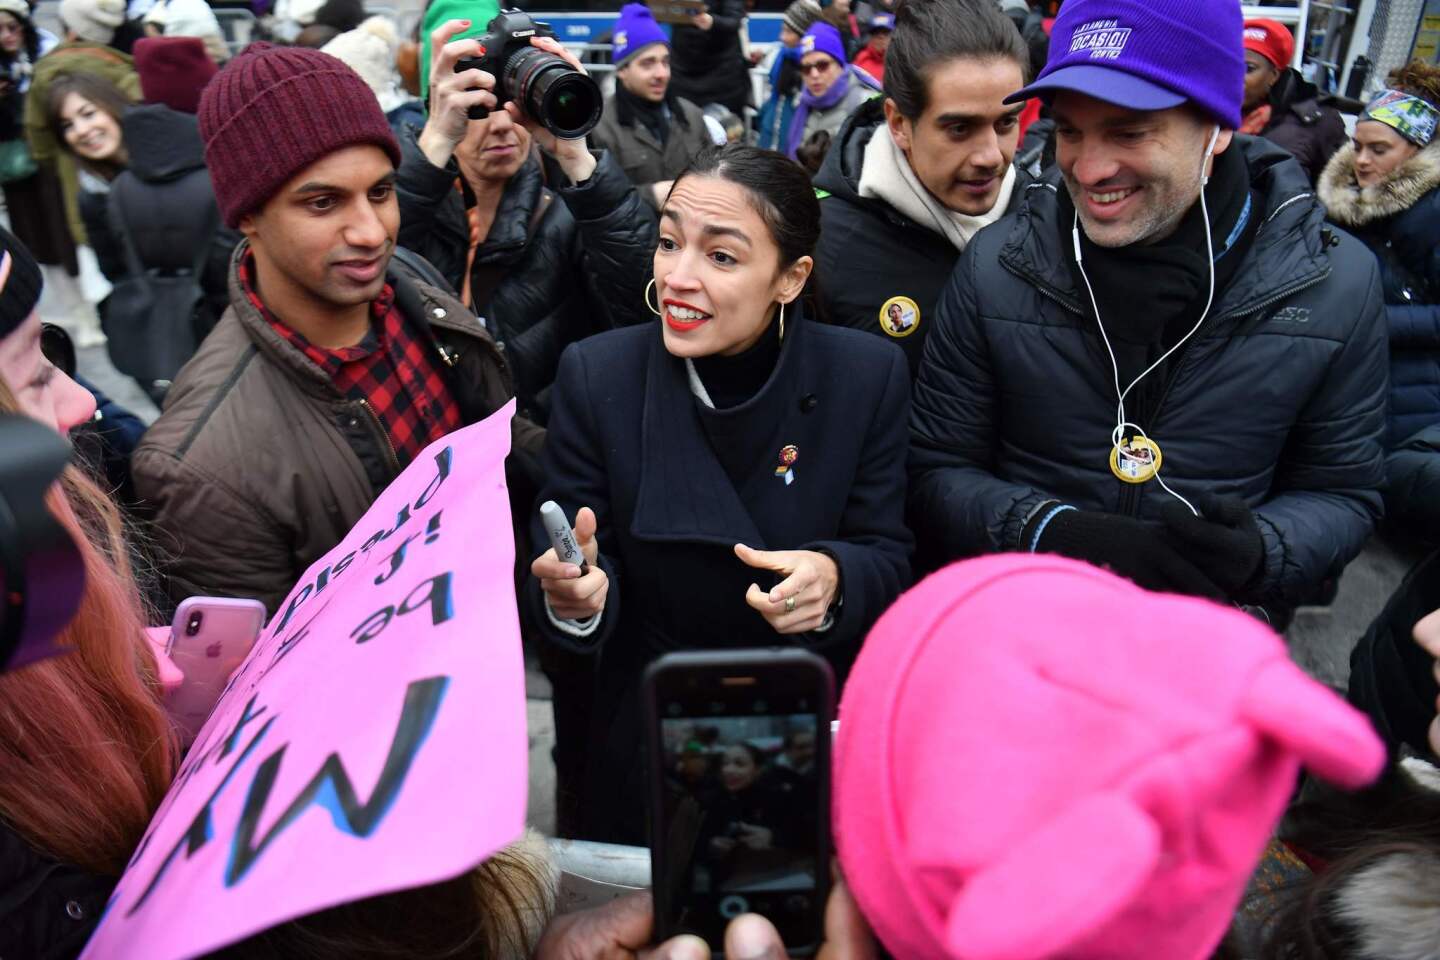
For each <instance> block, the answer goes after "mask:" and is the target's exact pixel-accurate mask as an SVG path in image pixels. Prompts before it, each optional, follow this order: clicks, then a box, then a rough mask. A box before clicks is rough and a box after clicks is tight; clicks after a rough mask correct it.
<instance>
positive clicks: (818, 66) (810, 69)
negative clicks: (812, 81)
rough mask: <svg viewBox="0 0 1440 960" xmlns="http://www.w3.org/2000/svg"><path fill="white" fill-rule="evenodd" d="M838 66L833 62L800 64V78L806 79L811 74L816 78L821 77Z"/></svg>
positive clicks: (822, 61)
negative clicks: (804, 77)
mask: <svg viewBox="0 0 1440 960" xmlns="http://www.w3.org/2000/svg"><path fill="white" fill-rule="evenodd" d="M839 66H840V65H839V64H838V63H836V62H835V61H834V60H828V59H827V60H816V61H815V62H814V63H802V64H800V73H801V75H802V76H806V77H808V76H810V74H812V73H813V74H815V75H817V76H821V75H824V74H827V73H829V72H830V71H831V70H834V69H836V68H837V67H839Z"/></svg>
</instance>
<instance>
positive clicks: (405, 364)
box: [240, 257, 461, 467]
mask: <svg viewBox="0 0 1440 960" xmlns="http://www.w3.org/2000/svg"><path fill="white" fill-rule="evenodd" d="M253 275H254V261H253V260H252V259H251V258H249V257H247V258H246V259H245V260H244V261H243V262H241V264H240V284H241V286H242V287H244V289H245V294H246V296H248V297H249V298H250V303H251V304H252V305H253V306H254V307H255V309H256V310H259V311H260V315H261V316H262V317H264V318H265V320H266V321H267V322H268V323H269V324H270V326H271V327H273V328H274V330H275V332H276V333H278V334H280V336H282V337H284V338H285V340H286V341H288V342H289V343H290V344H291V345H292V346H294V347H295V348H296V349H297V350H299V351H301V352H302V353H304V354H305V356H306V357H307V358H308V359H309V360H310V362H311V363H314V364H315V365H316V366H318V367H319V368H320V369H321V370H323V371H325V374H326V376H328V377H329V378H330V380H331V382H332V383H334V384H335V389H337V390H339V391H340V393H341V395H343V396H344V397H346V398H347V399H350V400H363V401H365V402H366V403H367V404H369V406H370V409H371V410H373V411H374V412H375V415H376V416H377V417H379V418H380V425H381V427H382V428H384V430H385V434H386V436H388V437H389V438H390V443H391V445H392V446H393V447H394V449H395V456H396V458H397V459H398V460H399V461H400V466H401V467H404V466H405V465H406V464H408V463H409V462H410V461H411V460H413V459H415V457H416V456H418V455H419V453H420V451H422V450H424V449H425V447H426V446H427V445H428V444H429V443H430V442H431V441H434V440H438V439H440V438H441V437H443V436H445V434H447V433H449V432H450V431H452V430H458V429H459V428H460V426H461V422H460V407H459V406H458V405H457V404H456V403H455V398H454V397H452V396H451V395H450V391H449V389H448V388H447V387H446V386H445V379H444V377H443V376H441V373H440V368H439V367H438V366H436V358H435V356H434V354H433V353H432V352H431V351H430V350H429V349H428V348H427V346H426V344H425V342H424V340H423V338H421V337H419V336H418V335H416V333H415V332H414V331H413V330H411V329H410V326H409V324H407V323H406V322H405V317H404V315H403V314H401V313H400V311H399V310H398V309H397V308H396V307H395V291H394V290H392V289H391V288H390V285H389V284H386V285H385V288H384V289H383V290H382V291H380V296H378V297H376V298H375V300H374V302H373V303H371V305H370V307H371V324H370V329H369V331H368V332H366V334H365V337H364V339H362V340H361V341H360V342H359V343H357V344H356V345H355V346H353V347H338V348H334V349H331V348H329V347H319V346H316V345H315V344H313V343H311V342H310V341H309V340H307V339H306V338H305V337H304V336H302V335H301V334H299V333H297V332H296V331H294V330H292V329H290V328H289V327H288V326H286V325H285V323H284V322H282V321H281V320H280V319H278V318H277V317H275V316H274V315H273V314H271V313H270V311H269V310H267V309H266V308H265V304H264V303H262V302H261V301H260V297H259V295H258V294H256V293H255V287H254V285H253V284H252V283H251V277H252V276H253Z"/></svg>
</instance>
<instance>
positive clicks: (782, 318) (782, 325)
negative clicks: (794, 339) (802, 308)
mask: <svg viewBox="0 0 1440 960" xmlns="http://www.w3.org/2000/svg"><path fill="white" fill-rule="evenodd" d="M780 339H781V341H782V342H783V341H784V339H785V301H783V300H782V301H780Z"/></svg>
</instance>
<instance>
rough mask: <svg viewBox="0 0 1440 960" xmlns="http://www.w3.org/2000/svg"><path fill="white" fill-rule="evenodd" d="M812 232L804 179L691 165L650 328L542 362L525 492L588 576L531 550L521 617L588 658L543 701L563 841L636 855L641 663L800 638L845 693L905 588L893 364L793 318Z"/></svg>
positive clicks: (898, 404) (668, 209)
mask: <svg viewBox="0 0 1440 960" xmlns="http://www.w3.org/2000/svg"><path fill="white" fill-rule="evenodd" d="M819 229H820V210H819V203H818V202H817V201H816V199H815V197H814V193H813V190H812V188H811V186H810V183H809V180H808V178H807V177H806V176H805V174H804V172H803V171H802V170H801V169H800V168H799V167H797V166H795V165H794V164H792V163H790V162H789V161H788V160H786V159H784V158H783V157H781V156H779V155H778V154H773V153H769V152H767V151H762V150H758V149H755V148H753V147H745V146H740V145H732V146H729V147H725V148H722V149H714V150H711V151H707V152H706V153H705V154H703V155H702V156H701V157H699V158H697V159H696V161H695V163H694V164H693V165H692V166H691V168H690V169H689V170H688V171H687V172H686V173H685V174H682V175H681V177H680V179H678V180H677V181H676V184H675V187H674V189H673V190H672V192H671V194H670V197H669V199H668V200H667V201H666V204H665V207H664V209H663V210H662V212H661V223H660V242H659V247H658V249H657V250H656V253H655V281H654V288H655V292H654V298H655V300H654V303H653V304H652V310H656V311H658V312H660V315H661V318H662V321H663V322H661V323H659V324H649V325H645V326H641V327H630V328H626V329H622V330H616V331H612V332H610V333H604V334H601V335H599V336H596V337H592V338H590V339H588V340H586V341H584V342H581V343H578V344H575V345H573V346H571V347H570V348H568V349H567V350H566V351H565V354H564V356H563V357H562V358H561V361H560V370H559V373H558V375H557V378H556V381H555V387H554V394H553V405H552V413H551V418H550V426H549V435H548V437H547V440H546V448H545V453H544V467H545V475H546V483H547V486H546V488H545V491H544V492H543V494H542V499H551V500H554V501H556V502H557V503H559V504H560V505H561V506H562V507H563V508H564V509H565V513H566V516H567V517H570V518H571V519H572V522H573V524H574V528H575V536H576V540H577V541H578V543H579V545H580V546H581V548H582V550H583V551H584V553H585V558H586V561H587V564H588V572H587V573H586V574H585V575H584V576H581V575H580V568H579V567H576V566H574V565H573V564H562V563H560V562H559V561H558V559H557V558H556V556H555V552H554V551H553V550H550V551H547V552H546V553H544V554H542V555H541V556H540V557H538V558H537V559H536V560H535V562H534V564H533V565H532V567H531V572H532V576H531V579H530V582H529V584H528V587H527V605H528V607H529V612H530V614H531V617H532V621H533V622H535V623H536V624H538V626H539V629H540V630H541V632H542V633H543V634H544V635H545V636H546V637H547V638H548V639H549V640H550V641H551V642H553V643H554V644H557V645H559V646H560V647H562V648H563V649H565V650H567V651H570V652H571V653H573V654H580V655H583V656H585V657H587V658H589V662H590V668H589V671H588V674H587V681H593V684H591V683H587V684H586V686H587V689H585V690H576V689H575V688H574V687H573V686H568V685H564V684H561V685H557V688H556V702H555V712H556V727H557V738H558V741H559V749H558V750H557V767H558V774H559V781H560V792H561V808H562V811H563V810H565V809H575V810H576V811H577V813H578V820H576V821H572V822H571V823H566V824H564V825H563V826H562V829H565V830H570V831H571V832H573V833H575V834H576V835H577V836H580V837H583V838H585V839H592V840H607V841H612V842H620V843H640V844H644V843H646V842H647V841H646V835H645V830H644V823H645V820H644V801H643V798H644V797H645V796H646V792H645V788H644V783H645V780H644V767H643V761H642V757H641V748H640V743H641V740H642V736H641V732H642V725H641V720H642V717H641V706H640V697H639V687H640V679H641V675H642V673H643V672H644V668H645V665H646V664H647V663H648V662H649V661H651V660H653V659H654V658H655V657H657V656H659V655H660V654H662V653H665V652H667V651H671V650H690V649H714V648H724V647H732V648H738V647H759V646H774V645H780V644H796V645H800V646H805V647H808V648H811V649H813V650H815V651H816V652H818V653H820V654H821V655H822V656H825V657H827V658H828V659H829V660H830V662H831V663H832V664H833V666H834V667H835V670H836V674H837V676H838V677H840V678H842V679H843V677H844V675H845V672H846V671H847V670H848V668H849V665H850V664H851V662H852V661H853V660H854V658H855V654H856V653H857V651H858V650H859V646H860V643H861V641H862V640H863V639H864V637H865V633H866V631H867V630H869V628H870V625H871V624H872V623H874V621H875V619H876V618H877V617H879V615H880V614H881V613H882V612H883V611H884V610H885V608H886V607H887V606H889V604H890V603H891V602H892V601H893V600H894V599H895V598H896V597H897V596H898V595H899V593H900V591H901V590H902V589H904V588H905V587H906V586H907V585H908V583H909V578H910V566H909V559H908V558H909V553H910V549H911V545H912V539H911V536H910V533H909V531H908V530H907V529H906V528H905V524H904V514H903V512H904V502H905V455H906V450H907V433H906V423H907V416H908V410H909V379H910V378H909V372H908V368H907V366H906V363H905V358H904V355H903V354H902V353H901V352H900V350H898V349H897V348H896V347H895V346H894V345H893V344H889V343H885V342H883V341H879V340H876V338H874V337H871V336H868V335H867V334H864V333H861V332H858V331H853V330H848V329H842V328H837V327H831V326H827V325H822V324H819V323H815V322H812V321H810V320H808V319H806V318H805V316H804V314H803V309H802V308H801V306H800V300H801V294H802V293H803V292H804V291H805V289H806V285H807V282H808V280H809V279H810V274H811V270H812V268H813V263H814V261H813V260H812V259H811V254H812V252H813V250H814V247H815V241H816V238H817V236H818V233H819ZM647 296H648V291H647ZM536 531H537V533H538V534H539V535H540V539H539V540H538V541H536V542H538V543H544V542H545V541H546V538H545V536H544V534H543V532H541V527H540V526H539V524H538V521H537V523H536ZM581 738H583V739H584V741H585V748H584V749H583V751H582V750H577V749H575V747H576V746H577V745H578V743H579V740H580V739H581ZM572 793H573V794H575V796H573V797H569V798H568V799H574V800H578V805H576V806H572V805H571V804H569V803H567V795H569V794H572ZM563 819H566V818H564V817H562V820H563Z"/></svg>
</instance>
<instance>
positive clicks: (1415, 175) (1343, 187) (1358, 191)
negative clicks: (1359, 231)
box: [1316, 140, 1440, 227]
mask: <svg viewBox="0 0 1440 960" xmlns="http://www.w3.org/2000/svg"><path fill="white" fill-rule="evenodd" d="M1437 187H1440V140H1437V141H1436V142H1435V143H1432V144H1430V146H1428V147H1426V148H1425V149H1423V150H1421V151H1420V152H1419V153H1417V154H1415V156H1413V157H1411V158H1410V159H1409V160H1406V161H1405V162H1404V163H1402V164H1401V165H1400V166H1399V167H1397V168H1396V169H1395V170H1394V172H1392V173H1391V174H1390V176H1389V177H1387V178H1386V179H1385V180H1383V181H1381V182H1380V183H1377V184H1375V185H1374V186H1371V187H1365V188H1363V189H1362V188H1360V187H1358V186H1356V185H1355V145H1354V144H1353V143H1347V144H1346V145H1345V146H1344V147H1341V148H1340V150H1339V152H1338V153H1336V154H1335V156H1333V157H1331V158H1330V162H1329V163H1327V164H1326V165H1325V172H1324V173H1322V174H1321V175H1320V183H1319V184H1318V185H1317V188H1316V192H1317V193H1318V194H1319V195H1320V202H1321V203H1323V204H1324V205H1325V210H1326V212H1327V213H1328V214H1329V216H1330V219H1331V220H1333V221H1334V222H1335V223H1338V224H1340V225H1341V226H1342V227H1360V226H1364V225H1365V224H1367V223H1373V222H1374V221H1376V220H1384V219H1385V218H1387V217H1393V216H1394V215H1395V214H1397V213H1403V212H1404V211H1406V210H1409V209H1410V208H1411V207H1413V206H1415V204H1417V203H1419V202H1420V200H1421V199H1422V198H1423V197H1424V196H1425V195H1426V194H1428V193H1430V192H1431V191H1432V190H1434V189H1436V188H1437Z"/></svg>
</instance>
